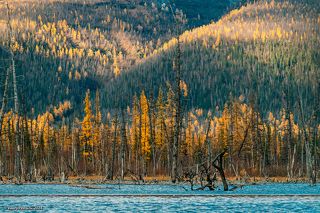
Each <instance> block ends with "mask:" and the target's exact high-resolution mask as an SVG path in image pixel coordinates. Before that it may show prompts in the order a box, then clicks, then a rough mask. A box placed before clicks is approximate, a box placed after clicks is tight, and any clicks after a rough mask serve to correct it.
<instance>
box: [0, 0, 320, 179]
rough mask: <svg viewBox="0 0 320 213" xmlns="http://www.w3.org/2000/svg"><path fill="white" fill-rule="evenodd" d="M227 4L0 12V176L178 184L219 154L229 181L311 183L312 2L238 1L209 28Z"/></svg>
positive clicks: (9, 8)
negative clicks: (197, 11) (194, 11)
mask: <svg viewBox="0 0 320 213" xmlns="http://www.w3.org/2000/svg"><path fill="white" fill-rule="evenodd" d="M194 3H195V2H194ZM199 4H200V3H199ZM185 5H188V4H185ZM202 6H203V7H205V5H202ZM228 7H231V6H230V5H228V6H226V5H224V6H221V9H220V10H219V12H217V14H216V16H215V17H213V16H212V17H211V16H210V18H208V17H207V18H206V19H207V21H205V20H202V19H201V16H200V17H198V18H194V15H190V21H189V20H188V17H189V15H188V10H184V8H182V9H179V1H177V2H175V4H173V5H171V4H169V3H168V2H167V3H163V2H160V1H159V2H154V3H150V2H144V1H121V3H119V2H114V1H92V2H90V3H85V2H83V1H65V2H60V1H54V0H51V1H41V2H40V3H34V2H33V1H25V2H21V3H19V4H8V5H6V4H2V5H1V7H0V11H1V15H0V19H2V22H0V26H1V28H0V33H1V35H3V36H2V37H1V46H0V47H1V48H0V57H1V59H0V69H1V76H0V80H1V82H2V86H1V94H0V97H1V100H2V102H1V103H2V108H1V114H0V115H1V117H0V123H1V128H0V131H1V132H0V140H1V145H0V149H1V156H0V176H6V177H16V178H18V179H20V180H21V179H23V180H26V181H36V180H37V178H39V177H42V178H43V179H44V180H51V179H52V178H53V177H54V176H59V175H61V174H62V173H64V174H66V175H67V176H80V175H99V176H104V177H105V178H107V179H115V178H119V179H124V178H125V177H131V178H133V179H144V177H146V176H153V177H156V176H170V177H171V179H172V181H173V182H176V181H180V180H185V179H190V180H191V179H192V178H194V177H196V176H197V177H200V178H202V179H206V178H207V175H208V174H211V172H213V171H214V170H215V169H218V170H219V168H221V166H220V167H216V165H213V164H212V162H214V161H215V160H216V159H217V157H218V156H223V158H222V157H221V160H220V163H221V165H222V164H223V165H224V167H225V173H226V175H227V176H229V177H231V176H234V177H238V178H240V177H241V178H248V177H251V176H260V177H272V176H283V177H288V179H294V178H302V177H306V178H307V179H310V180H311V181H312V182H315V181H316V177H317V175H318V174H317V173H319V169H318V168H319V167H318V164H319V160H320V159H319V158H320V157H319V156H320V144H319V143H320V142H319V141H320V135H319V131H320V108H319V106H320V72H319V68H320V60H319V55H320V52H319V49H320V36H319V33H320V32H319V31H320V29H319V26H320V15H319V14H320V13H319V6H317V5H316V4H314V3H313V2H312V1H310V2H309V1H304V2H300V1H294V0H291V1H273V0H272V1H257V2H254V3H249V2H248V3H246V4H244V5H243V6H241V7H239V8H237V9H234V10H232V11H230V12H229V13H228V14H226V15H224V16H223V17H222V18H221V19H220V20H219V21H217V22H213V21H212V22H211V23H208V22H209V20H208V19H211V18H212V19H216V18H217V17H219V16H220V15H221V14H222V13H223V11H225V10H227V8H228ZM200 8H201V7H200ZM218 8H219V7H218ZM215 9H216V8H215ZM192 17H193V18H192ZM197 20H198V22H197ZM203 22H206V24H207V25H203V26H200V27H197V28H194V29H191V28H190V27H191V26H197V25H200V24H203ZM18 103H19V104H18ZM221 153H223V155H222V154H221ZM215 156H217V157H216V158H215ZM209 179H210V178H209Z"/></svg>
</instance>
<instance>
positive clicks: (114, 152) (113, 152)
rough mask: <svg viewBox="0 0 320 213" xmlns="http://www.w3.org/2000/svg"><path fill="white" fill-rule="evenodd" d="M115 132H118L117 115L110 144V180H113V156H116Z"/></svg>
mask: <svg viewBox="0 0 320 213" xmlns="http://www.w3.org/2000/svg"><path fill="white" fill-rule="evenodd" d="M117 131H118V114H116V117H115V119H114V137H113V142H112V159H111V170H110V179H111V180H113V176H114V166H115V165H114V163H115V156H116V143H117V137H118V136H117Z"/></svg>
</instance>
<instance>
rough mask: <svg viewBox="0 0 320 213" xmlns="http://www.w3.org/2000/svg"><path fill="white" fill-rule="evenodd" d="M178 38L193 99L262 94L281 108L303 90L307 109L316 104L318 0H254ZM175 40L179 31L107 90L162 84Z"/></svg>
mask: <svg viewBox="0 0 320 213" xmlns="http://www.w3.org/2000/svg"><path fill="white" fill-rule="evenodd" d="M179 38H180V40H181V48H182V50H181V54H182V58H181V60H182V75H183V80H184V81H185V82H186V84H187V85H188V91H189V95H188V97H189V100H190V101H189V102H188V105H189V107H191V108H192V107H201V108H206V109H210V108H213V107H217V106H218V107H220V109H221V107H223V105H224V104H225V102H226V101H227V100H228V99H229V98H230V96H231V97H239V96H240V95H244V97H245V99H246V101H247V103H249V102H250V101H255V102H256V103H257V104H258V105H259V108H260V110H261V112H262V113H268V111H273V110H278V111H279V110H280V109H281V108H282V107H284V106H285V105H284V104H285V103H286V100H288V101H289V102H290V103H291V107H292V108H295V106H296V105H295V104H296V102H295V100H297V96H298V95H299V96H300V97H301V99H302V100H303V105H304V106H305V107H306V109H307V110H309V111H308V112H311V111H312V107H314V106H315V104H314V100H315V99H316V98H315V97H317V92H318V84H319V82H318V79H319V60H318V59H319V7H314V8H311V7H310V6H309V5H308V4H307V5H304V4H300V3H290V2H284V3H281V2H274V1H271V2H264V1H263V2H260V3H255V4H249V5H247V6H244V7H242V8H240V9H238V10H233V11H232V12H231V13H230V14H228V15H226V16H225V17H223V18H222V19H221V20H220V21H218V22H217V23H213V24H209V25H206V26H203V27H200V28H196V29H194V30H191V31H187V32H185V33H183V34H182V35H181V36H180V37H179ZM176 44H177V39H176V38H174V39H172V40H170V41H169V42H167V43H165V44H164V45H163V46H162V47H161V48H159V49H157V50H156V51H155V52H154V53H153V54H152V56H150V57H149V58H148V59H147V60H146V61H145V62H144V63H142V64H139V65H137V66H136V67H135V68H133V69H132V70H131V72H128V73H125V74H123V75H122V76H120V77H119V78H117V79H116V80H115V81H114V82H113V84H112V85H109V86H110V87H107V91H109V92H108V93H106V94H114V92H115V91H121V93H123V94H126V95H127V96H128V95H129V97H132V96H133V95H134V93H135V92H137V91H140V90H141V89H145V90H146V91H151V90H154V91H153V92H156V90H157V88H158V87H159V86H160V85H162V86H163V85H165V83H166V81H171V80H172V79H173V76H174V74H173V71H172V58H173V55H174V54H175V51H174V50H175V46H176ZM105 99H106V100H112V97H111V95H108V96H107V97H106V98H105ZM111 103H112V102H111ZM122 103H125V104H127V103H126V102H125V100H124V101H123V102H122Z"/></svg>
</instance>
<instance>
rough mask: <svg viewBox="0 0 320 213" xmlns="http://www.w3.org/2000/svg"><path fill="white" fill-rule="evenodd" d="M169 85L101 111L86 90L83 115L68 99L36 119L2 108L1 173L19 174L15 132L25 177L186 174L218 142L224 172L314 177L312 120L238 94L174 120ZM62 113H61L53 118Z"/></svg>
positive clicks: (215, 150) (201, 166)
mask: <svg viewBox="0 0 320 213" xmlns="http://www.w3.org/2000/svg"><path fill="white" fill-rule="evenodd" d="M166 91H167V92H166V93H165V92H163V91H162V90H161V89H160V90H159V93H158V95H157V98H153V97H149V98H148V97H146V95H145V93H144V92H142V93H141V94H140V95H139V96H135V97H134V99H133V100H132V105H131V107H128V108H126V109H121V110H120V109H119V110H114V111H113V112H112V113H108V114H107V115H102V114H101V111H100V94H99V92H98V91H97V92H96V94H95V98H93V101H92V94H90V91H89V90H88V91H87V93H86V97H85V99H84V116H83V118H82V119H81V120H79V119H74V120H70V119H68V118H64V117H63V114H64V111H67V110H68V109H69V107H70V106H69V105H68V103H65V104H61V105H60V107H57V108H55V109H54V110H52V112H50V111H48V112H46V113H45V114H43V115H39V116H38V117H37V118H36V119H29V118H27V117H26V116H20V117H17V116H15V115H14V114H13V113H12V112H9V113H6V114H5V115H4V117H3V120H2V121H1V158H0V159H1V163H0V166H1V167H0V172H1V176H7V177H13V176H16V175H17V174H15V169H14V168H15V166H16V161H17V159H16V155H15V153H16V143H17V141H16V138H18V140H19V142H20V144H21V147H22V148H21V168H22V173H21V176H22V179H23V180H26V181H34V180H35V179H36V178H38V179H39V178H43V179H46V180H50V179H51V178H53V177H54V176H56V177H57V176H60V174H61V173H62V172H63V173H64V174H66V175H67V176H74V175H78V176H81V175H101V176H104V177H105V178H107V179H115V178H124V177H131V178H138V179H143V178H144V177H146V176H155V177H156V176H160V175H162V176H172V175H174V176H172V179H173V180H175V181H176V180H183V179H185V178H187V177H189V176H188V174H189V175H190V174H191V173H193V174H194V175H201V172H204V170H205V169H208V168H209V167H208V165H210V162H212V160H213V158H214V156H216V155H217V154H219V153H220V152H221V151H222V150H226V153H225V156H224V158H223V165H224V167H225V172H226V173H227V175H228V176H236V177H242V178H245V177H250V176H262V177H272V176H287V177H288V178H298V177H308V178H310V179H315V177H316V175H317V172H318V171H319V170H318V167H317V163H318V162H319V151H320V150H319V148H320V145H319V139H320V135H319V130H320V125H319V123H317V122H315V120H313V121H310V122H308V123H304V121H303V119H299V120H298V121H296V120H295V119H294V115H293V114H292V112H290V111H289V110H288V109H285V108H284V109H283V110H281V112H280V113H279V116H278V117H276V116H275V115H274V114H272V113H270V114H269V116H268V117H267V118H263V117H262V116H261V114H260V113H259V112H258V111H256V110H255V107H254V106H253V105H252V104H246V103H244V102H243V97H239V98H236V99H230V101H229V102H228V103H226V104H225V107H224V109H221V110H213V111H204V110H201V109H197V110H193V111H190V112H187V111H183V110H182V112H181V118H180V121H179V122H177V120H176V119H177V118H178V117H177V115H176V113H177V106H176V100H175V97H176V95H175V92H174V91H175V90H174V89H172V87H171V86H170V84H168V88H167V89H166ZM181 97H184V96H181ZM184 98H185V97H184ZM181 109H182V108H181ZM59 116H62V118H60V119H61V120H62V121H61V122H55V120H56V119H57V118H58V117H59ZM15 122H17V123H18V125H17V126H16V127H15V125H14V124H15ZM177 123H179V127H178V128H177V126H176V125H177ZM178 130H179V133H178V135H177V133H176V131H178ZM175 137H176V138H175ZM175 140H177V142H175ZM175 145H176V146H177V147H176V149H177V153H176V155H175V153H174V149H175V148H174V146H175ZM175 160H176V164H175V165H174V164H173V162H174V161H175ZM174 166H176V167H177V168H176V171H175V172H176V173H175V172H174V171H173V169H174Z"/></svg>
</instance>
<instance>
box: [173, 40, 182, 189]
mask: <svg viewBox="0 0 320 213" xmlns="http://www.w3.org/2000/svg"><path fill="white" fill-rule="evenodd" d="M180 51H181V50H180V40H179V37H178V43H177V53H176V54H177V55H176V58H175V61H174V65H173V68H174V71H175V75H176V82H175V83H176V85H175V86H176V88H175V89H176V92H175V93H176V94H175V108H176V112H175V124H174V138H173V147H172V148H173V149H172V174H171V180H172V182H173V183H175V182H176V181H177V178H178V161H179V160H178V159H179V139H180V131H181V87H180V83H181V64H180V63H181V52H180Z"/></svg>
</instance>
